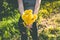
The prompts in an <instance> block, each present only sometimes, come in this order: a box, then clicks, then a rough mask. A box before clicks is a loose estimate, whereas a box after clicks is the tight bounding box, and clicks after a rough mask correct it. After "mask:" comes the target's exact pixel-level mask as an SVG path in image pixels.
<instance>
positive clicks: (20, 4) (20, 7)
mask: <svg viewBox="0 0 60 40" xmlns="http://www.w3.org/2000/svg"><path fill="white" fill-rule="evenodd" d="M18 6H19V12H20V13H21V15H22V14H23V12H24V8H23V2H22V0H18Z"/></svg>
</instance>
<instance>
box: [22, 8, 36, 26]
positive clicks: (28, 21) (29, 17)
mask: <svg viewBox="0 0 60 40" xmlns="http://www.w3.org/2000/svg"><path fill="white" fill-rule="evenodd" d="M32 13H33V11H32V10H31V9H29V10H25V11H24V13H23V15H22V19H23V21H24V25H26V26H30V25H32V24H33V22H35V20H36V19H37V15H36V14H32Z"/></svg>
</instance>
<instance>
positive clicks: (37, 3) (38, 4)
mask: <svg viewBox="0 0 60 40" xmlns="http://www.w3.org/2000/svg"><path fill="white" fill-rule="evenodd" d="M40 3H41V0H36V4H35V9H34V14H38V11H39V8H40Z"/></svg>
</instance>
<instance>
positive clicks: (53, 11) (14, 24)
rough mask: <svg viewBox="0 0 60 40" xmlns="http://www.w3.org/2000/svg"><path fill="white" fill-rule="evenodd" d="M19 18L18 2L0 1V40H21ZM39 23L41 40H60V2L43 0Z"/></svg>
mask: <svg viewBox="0 0 60 40" xmlns="http://www.w3.org/2000/svg"><path fill="white" fill-rule="evenodd" d="M19 17H20V13H19V11H18V2H17V0H0V40H20V39H21V38H20V37H21V36H20V32H19V28H18V20H19ZM37 21H38V23H37V29H38V36H39V40H60V0H41V5H40V10H39V13H38V19H37ZM27 34H28V40H32V37H31V35H30V32H29V30H27Z"/></svg>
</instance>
